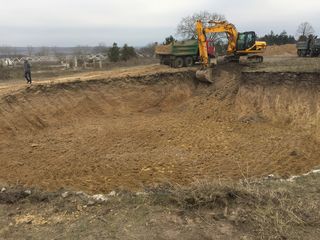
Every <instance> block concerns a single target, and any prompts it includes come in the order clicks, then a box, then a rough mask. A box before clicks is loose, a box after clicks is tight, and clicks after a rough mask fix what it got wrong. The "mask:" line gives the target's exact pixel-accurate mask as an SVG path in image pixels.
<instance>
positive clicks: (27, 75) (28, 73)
mask: <svg viewBox="0 0 320 240" xmlns="http://www.w3.org/2000/svg"><path fill="white" fill-rule="evenodd" d="M23 67H24V77H25V79H26V80H27V83H30V84H31V83H32V79H31V65H30V63H29V61H28V60H24V64H23Z"/></svg>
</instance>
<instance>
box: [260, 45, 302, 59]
mask: <svg viewBox="0 0 320 240" xmlns="http://www.w3.org/2000/svg"><path fill="white" fill-rule="evenodd" d="M296 55H297V49H296V45H295V44H285V45H272V46H268V47H267V50H266V52H265V53H264V56H296Z"/></svg>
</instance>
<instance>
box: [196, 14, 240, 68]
mask: <svg viewBox="0 0 320 240" xmlns="http://www.w3.org/2000/svg"><path fill="white" fill-rule="evenodd" d="M210 23H213V24H215V25H213V26H210V27H207V28H204V26H203V23H202V22H201V21H200V20H198V21H197V23H196V30H197V34H198V41H199V53H200V59H201V62H202V64H203V65H204V66H205V67H209V66H210V61H209V56H208V51H207V46H206V35H207V34H210V33H222V32H225V33H227V35H228V48H227V53H228V54H233V53H235V52H236V46H237V37H238V31H237V29H236V28H235V26H234V25H233V24H231V23H227V22H226V21H222V22H210Z"/></svg>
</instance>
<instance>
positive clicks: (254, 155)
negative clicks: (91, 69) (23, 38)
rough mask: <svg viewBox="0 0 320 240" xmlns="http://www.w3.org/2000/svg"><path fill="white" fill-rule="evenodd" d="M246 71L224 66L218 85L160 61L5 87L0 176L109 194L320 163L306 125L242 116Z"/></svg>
mask: <svg viewBox="0 0 320 240" xmlns="http://www.w3.org/2000/svg"><path fill="white" fill-rule="evenodd" d="M241 71H242V69H241V67H239V66H236V65H229V66H228V67H227V68H226V69H225V68H224V67H222V68H220V70H218V72H217V81H216V84H215V85H207V84H203V83H199V82H197V81H195V79H194V71H193V70H192V69H183V70H175V69H170V68H166V67H163V66H159V65H153V66H148V67H137V68H131V69H122V70H117V71H108V72H98V73H97V72H95V73H94V74H92V73H91V74H90V73H86V74H82V75H79V76H76V77H71V78H60V79H54V80H47V82H43V83H41V84H40V83H39V84H35V85H33V86H32V87H25V86H22V85H21V84H18V85H5V86H2V90H1V92H0V94H1V96H2V100H1V102H0V115H1V118H0V135H1V139H0V165H1V169H2V171H1V175H0V182H6V183H10V184H22V185H26V186H36V187H40V188H43V189H46V190H57V189H59V188H62V187H64V188H68V189H74V190H84V191H87V192H106V191H110V190H113V189H118V188H123V189H130V190H138V189H142V188H143V187H145V186H149V185H153V186H154V185H157V184H162V183H165V182H174V183H178V184H183V185H187V184H190V183H192V182H194V181H195V180H197V179H208V180H213V179H243V178H250V177H260V176H266V175H268V174H278V175H282V176H289V175H292V174H301V173H304V172H307V171H308V170H310V169H312V168H313V167H315V166H317V165H319V164H320V158H319V156H320V149H319V148H318V147H317V146H318V142H317V141H316V140H315V139H314V138H313V137H312V136H310V135H309V134H307V133H306V132H304V131H303V130H297V129H293V128H291V127H290V126H281V127H279V126H278V125H273V124H272V123H269V122H265V121H260V120H259V119H256V120H254V121H239V119H238V116H237V114H236V111H235V110H236V109H235V108H236V105H235V99H236V94H237V92H238V88H239V76H240V72H241ZM75 80H76V81H75Z"/></svg>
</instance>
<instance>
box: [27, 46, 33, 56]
mask: <svg viewBox="0 0 320 240" xmlns="http://www.w3.org/2000/svg"><path fill="white" fill-rule="evenodd" d="M27 51H28V56H29V57H31V56H32V54H33V47H32V46H31V45H29V46H27Z"/></svg>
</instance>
